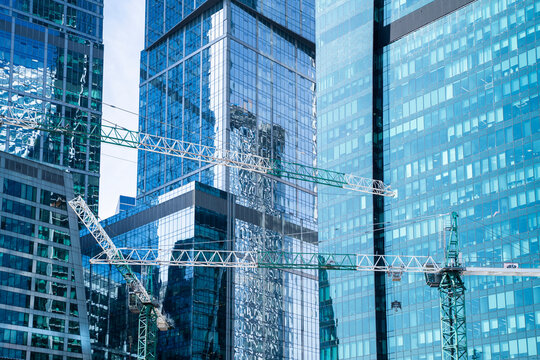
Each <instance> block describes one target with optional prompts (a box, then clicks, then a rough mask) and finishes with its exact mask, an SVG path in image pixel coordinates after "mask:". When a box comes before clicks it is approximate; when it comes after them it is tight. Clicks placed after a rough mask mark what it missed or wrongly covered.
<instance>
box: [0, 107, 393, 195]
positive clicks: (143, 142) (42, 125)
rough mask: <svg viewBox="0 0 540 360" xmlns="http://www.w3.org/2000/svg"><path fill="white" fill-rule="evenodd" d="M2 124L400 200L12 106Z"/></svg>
mask: <svg viewBox="0 0 540 360" xmlns="http://www.w3.org/2000/svg"><path fill="white" fill-rule="evenodd" d="M2 124H3V125H11V126H17V127H22V128H26V129H32V130H35V131H45V132H52V133H60V134H63V135H67V136H73V137H74V138H76V139H77V138H78V139H81V140H84V141H86V140H87V139H89V140H94V141H99V142H103V143H107V144H113V145H118V146H123V147H127V148H132V149H138V150H144V151H150V152H154V153H158V154H163V155H170V156H179V157H182V158H185V159H189V160H194V161H203V162H207V163H210V164H214V165H224V166H228V167H234V168H238V169H241V170H247V171H252V172H256V173H260V174H266V175H269V176H273V177H276V178H280V179H284V180H300V181H305V182H310V183H315V184H321V185H328V186H333V187H338V188H343V189H348V190H353V191H358V192H362V193H367V194H373V195H380V196H387V197H395V196H397V193H396V192H395V191H394V190H392V188H391V187H390V186H389V185H386V184H385V183H383V182H382V181H380V180H375V179H369V178H364V177H361V176H357V175H352V174H346V173H342V172H338V171H331V170H325V169H320V168H317V167H313V166H308V165H304V164H298V163H293V162H287V161H283V160H281V159H268V158H265V157H262V156H259V155H257V154H249V153H241V152H237V151H233V150H227V149H223V148H218V147H213V146H206V145H202V144H195V143H191V142H186V141H182V140H178V139H170V138H166V137H163V136H158V135H152V134H145V133H141V132H138V131H133V130H129V129H125V128H121V127H118V126H109V125H104V124H88V122H86V121H82V120H79V119H58V118H50V117H47V116H46V115H45V114H42V113H38V112H35V111H29V110H28V109H26V108H19V107H15V106H11V105H10V106H2V107H0V125H2Z"/></svg>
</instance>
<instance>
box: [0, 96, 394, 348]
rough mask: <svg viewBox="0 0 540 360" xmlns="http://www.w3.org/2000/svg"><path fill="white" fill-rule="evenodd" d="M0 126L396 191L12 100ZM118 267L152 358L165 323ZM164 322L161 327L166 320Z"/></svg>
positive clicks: (86, 219)
mask: <svg viewBox="0 0 540 360" xmlns="http://www.w3.org/2000/svg"><path fill="white" fill-rule="evenodd" d="M44 120H46V121H44ZM1 125H7V126H16V127H21V128H25V129H30V130H33V131H45V132H53V133H59V134H64V135H68V136H75V137H78V138H82V139H90V140H95V141H100V142H103V143H108V144H113V145H119V146H124V147H128V148H133V149H138V150H143V151H149V152H153V153H158V154H162V155H171V156H178V157H182V158H184V159H188V160H194V161H203V162H206V163H209V164H213V165H224V166H227V167H232V168H238V169H241V170H246V171H251V172H255V173H259V174H263V175H269V176H271V177H277V178H280V179H285V180H299V181H306V182H311V183H315V184H321V185H328V186H333V187H338V188H343V189H348V190H352V191H357V192H361V193H366V194H373V195H380V196H386V197H395V196H397V192H396V191H394V190H392V189H391V187H390V186H389V185H386V184H384V182H382V181H380V180H375V179H369V178H364V177H360V176H356V175H351V174H345V173H342V172H337V171H330V170H324V169H319V168H316V167H312V166H308V165H303V164H298V163H292V162H286V161H282V160H279V159H273V160H272V159H268V158H265V157H262V156H259V155H256V154H250V153H242V152H238V151H233V150H228V149H223V148H219V147H213V146H206V145H202V144H196V143H191V142H186V141H182V140H178V139H170V138H166V137H163V136H158V135H151V134H146V133H141V132H137V131H132V130H128V129H125V128H121V127H118V126H108V125H103V124H99V125H96V124H87V123H86V122H84V121H81V120H78V119H69V121H62V120H61V119H56V118H50V117H49V118H47V116H46V114H42V113H39V112H36V111H33V110H30V109H28V108H24V107H17V106H13V105H4V106H1V107H0V126H1ZM70 205H71V207H72V208H73V209H74V210H75V212H76V213H77V215H78V216H79V218H80V219H81V221H82V222H83V224H85V226H87V228H88V229H89V231H90V233H91V234H92V235H93V236H94V237H95V238H96V240H97V241H98V243H99V244H100V246H101V247H102V249H103V251H104V253H105V254H106V256H108V257H109V260H110V261H112V262H114V261H121V260H122V257H121V256H122V253H120V252H117V249H116V248H115V247H114V244H113V243H112V241H111V240H110V238H109V237H108V236H107V235H106V233H105V232H104V230H103V229H102V228H101V227H100V226H99V223H98V222H97V220H96V219H95V218H92V217H91V216H90V215H91V213H90V212H89V209H88V207H87V206H86V204H85V203H84V201H83V200H82V199H80V198H79V199H75V200H74V201H73V202H70ZM116 266H117V268H118V270H119V271H120V273H121V274H122V276H124V279H126V282H127V283H128V286H129V288H130V289H132V290H133V293H134V294H135V295H136V297H137V298H138V299H139V300H140V301H141V303H142V305H143V310H142V311H141V312H140V315H139V344H138V354H139V358H143V359H154V358H155V346H156V337H157V334H156V333H155V331H154V329H155V327H154V326H153V324H154V323H155V321H157V322H158V327H159V324H160V323H161V324H164V323H165V322H164V318H162V316H160V315H159V313H158V311H157V309H156V307H155V306H153V304H151V296H150V295H149V294H148V292H147V291H146V290H145V289H144V286H143V284H142V282H141V281H140V280H138V279H137V277H136V276H135V274H134V273H133V271H132V270H131V268H130V267H129V264H118V265H116ZM143 290H144V291H143ZM154 320H155V321H154ZM162 326H163V327H165V325H162Z"/></svg>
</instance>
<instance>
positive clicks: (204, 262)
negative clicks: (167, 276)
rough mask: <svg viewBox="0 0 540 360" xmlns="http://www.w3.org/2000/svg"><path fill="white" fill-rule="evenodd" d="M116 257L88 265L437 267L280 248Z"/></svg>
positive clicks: (419, 260)
mask: <svg viewBox="0 0 540 360" xmlns="http://www.w3.org/2000/svg"><path fill="white" fill-rule="evenodd" d="M118 251H119V252H120V253H121V254H122V256H120V257H115V258H110V257H109V256H108V255H107V253H106V252H105V251H104V252H102V253H100V254H98V255H97V256H95V257H94V258H92V259H91V260H90V262H91V263H92V264H113V265H157V266H158V265H168V266H196V267H227V268H275V269H315V270H318V269H320V270H355V271H382V272H420V273H436V272H438V271H440V266H439V264H437V263H436V262H435V261H434V260H433V258H432V257H430V256H401V255H369V254H324V253H297V252H284V251H263V252H254V251H228V250H227V251H226V250H193V249H132V248H118Z"/></svg>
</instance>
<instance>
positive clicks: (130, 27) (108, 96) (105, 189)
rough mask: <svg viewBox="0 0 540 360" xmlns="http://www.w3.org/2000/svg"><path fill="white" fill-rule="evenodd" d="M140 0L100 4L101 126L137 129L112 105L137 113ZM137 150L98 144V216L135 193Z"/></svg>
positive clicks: (133, 119)
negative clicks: (99, 158)
mask: <svg viewBox="0 0 540 360" xmlns="http://www.w3.org/2000/svg"><path fill="white" fill-rule="evenodd" d="M144 3H145V1H144V0H109V1H105V2H104V10H103V23H104V24H103V42H104V46H105V61H104V69H103V102H104V105H103V123H104V124H108V121H110V122H113V123H116V124H119V125H121V126H123V127H126V128H128V129H131V130H137V127H138V118H137V116H136V115H134V114H130V113H127V112H125V111H120V110H117V109H113V108H111V107H110V106H106V105H105V103H106V104H111V105H115V106H116V107H120V108H122V109H127V110H129V111H132V112H134V113H138V108H139V62H140V52H141V50H142V49H143V46H144ZM136 162H137V151H136V150H134V149H127V148H123V147H120V146H116V145H109V144H102V145H101V175H100V189H99V217H100V218H102V219H105V218H108V217H110V216H112V215H114V214H115V212H116V205H117V204H118V197H119V196H120V195H127V196H135V195H136V192H137V189H136V187H137V164H136Z"/></svg>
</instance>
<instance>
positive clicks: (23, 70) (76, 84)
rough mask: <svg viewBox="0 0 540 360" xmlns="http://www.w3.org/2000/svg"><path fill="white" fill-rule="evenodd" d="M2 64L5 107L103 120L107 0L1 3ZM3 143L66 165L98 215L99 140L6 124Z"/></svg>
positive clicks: (80, 120) (88, 121) (68, 124)
mask: <svg viewBox="0 0 540 360" xmlns="http://www.w3.org/2000/svg"><path fill="white" fill-rule="evenodd" d="M0 68H1V69H2V70H1V71H0V106H6V105H9V106H14V107H15V108H24V109H30V110H34V111H35V112H36V113H37V114H38V118H39V121H40V122H41V123H43V124H54V125H59V126H60V127H63V128H67V129H72V130H78V131H82V132H84V131H86V130H85V129H86V126H88V129H90V126H91V125H98V126H99V124H101V106H102V104H101V100H102V88H103V0H78V1H74V0H54V1H52V0H50V1H31V0H5V1H2V2H1V3H0ZM76 124H77V125H76ZM81 124H82V126H81ZM0 149H1V150H4V151H7V152H9V153H12V154H15V155H18V156H22V157H26V158H30V159H33V160H37V161H41V162H44V163H48V164H52V165H58V166H62V167H66V168H69V169H70V171H71V172H72V175H73V181H74V186H75V194H82V195H84V196H85V199H86V201H87V202H88V204H89V205H90V207H91V208H92V209H93V210H94V211H95V212H96V213H97V208H98V188H99V162H100V161H99V160H100V144H99V142H97V141H88V140H87V139H86V138H84V137H82V136H71V135H60V134H58V133H44V132H39V131H34V130H22V129H20V128H15V127H11V128H7V127H5V126H4V127H1V128H0Z"/></svg>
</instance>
